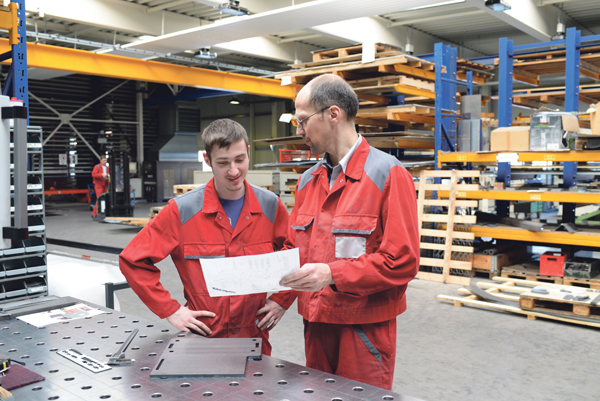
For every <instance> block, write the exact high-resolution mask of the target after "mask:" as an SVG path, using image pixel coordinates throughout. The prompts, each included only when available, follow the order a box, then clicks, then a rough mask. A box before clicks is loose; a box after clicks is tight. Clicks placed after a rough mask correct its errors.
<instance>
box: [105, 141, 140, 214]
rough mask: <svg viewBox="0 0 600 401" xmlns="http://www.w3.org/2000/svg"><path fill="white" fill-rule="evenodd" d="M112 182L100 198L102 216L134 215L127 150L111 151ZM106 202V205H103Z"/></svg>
mask: <svg viewBox="0 0 600 401" xmlns="http://www.w3.org/2000/svg"><path fill="white" fill-rule="evenodd" d="M109 156H110V157H109V161H110V183H109V184H108V193H106V194H103V195H102V196H100V198H99V199H98V202H101V203H100V207H99V209H98V211H99V214H100V215H101V217H132V216H133V205H132V204H131V184H130V182H129V153H128V151H127V150H118V149H111V150H110V151H109ZM102 202H104V205H103V206H104V207H101V206H102Z"/></svg>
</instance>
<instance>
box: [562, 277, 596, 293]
mask: <svg viewBox="0 0 600 401" xmlns="http://www.w3.org/2000/svg"><path fill="white" fill-rule="evenodd" d="M563 284H564V285H571V286H574V287H584V288H591V289H594V290H600V276H597V277H594V278H591V279H585V278H571V277H563Z"/></svg>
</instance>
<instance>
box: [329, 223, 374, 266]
mask: <svg viewBox="0 0 600 401" xmlns="http://www.w3.org/2000/svg"><path fill="white" fill-rule="evenodd" d="M376 228H377V216H369V215H339V216H335V217H334V218H333V221H332V224H331V233H332V234H333V235H334V236H335V257H336V258H337V259H356V258H358V257H359V256H361V255H364V254H366V253H367V237H368V236H369V235H371V234H372V233H373V231H375V229H376Z"/></svg>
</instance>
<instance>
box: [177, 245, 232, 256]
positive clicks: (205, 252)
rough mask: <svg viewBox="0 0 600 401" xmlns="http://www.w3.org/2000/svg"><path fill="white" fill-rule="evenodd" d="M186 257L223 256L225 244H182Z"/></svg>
mask: <svg viewBox="0 0 600 401" xmlns="http://www.w3.org/2000/svg"><path fill="white" fill-rule="evenodd" d="M183 255H184V257H185V258H186V259H212V258H224V257H225V244H223V243H221V244H183Z"/></svg>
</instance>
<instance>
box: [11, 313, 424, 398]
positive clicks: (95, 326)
mask: <svg viewBox="0 0 600 401" xmlns="http://www.w3.org/2000/svg"><path fill="white" fill-rule="evenodd" d="M94 306H95V307H98V306H96V305H94ZM99 308H100V309H104V310H107V311H108V313H107V314H104V315H99V316H94V317H91V318H84V319H80V320H75V321H70V322H64V323H61V324H56V325H51V326H47V327H45V328H36V327H35V326H32V325H28V324H26V323H24V322H22V321H20V320H16V319H12V320H8V321H2V322H0V353H2V354H5V355H7V356H8V357H10V358H12V359H15V360H18V361H22V362H25V363H26V364H27V365H26V367H27V368H28V369H30V370H32V371H34V372H35V373H38V374H40V375H42V376H44V377H45V378H46V380H45V381H42V382H38V383H34V384H30V385H28V386H25V387H22V388H19V389H15V390H13V391H12V393H13V395H14V396H15V398H16V399H18V400H19V401H22V400H31V401H42V400H59V401H70V400H83V399H84V400H87V401H91V400H153V399H158V398H160V399H163V400H204V399H207V400H215V401H216V400H228V401H232V400H236V401H237V400H240V401H245V400H277V401H285V400H288V401H296V400H302V401H310V400H323V401H357V400H369V401H375V400H386V401H387V400H394V401H418V400H416V399H415V398H412V397H408V396H404V395H401V394H397V393H394V392H391V391H388V390H383V389H380V388H377V387H373V386H369V385H366V384H362V383H359V382H356V381H353V380H349V379H345V378H342V377H339V376H335V375H331V374H328V373H324V372H320V371H318V370H314V369H310V368H306V367H304V366H301V365H297V364H294V363H291V362H286V361H283V360H281V359H277V358H272V357H269V356H265V355H263V356H262V360H248V361H247V365H246V373H245V377H242V378H239V379H227V378H210V379H199V378H198V379H196V378H186V379H177V378H165V379H161V378H156V379H154V378H150V371H151V370H152V368H153V367H154V366H155V365H156V363H157V361H158V358H159V357H160V355H161V354H162V353H163V351H164V350H165V347H166V345H167V344H168V343H169V341H170V340H171V339H173V338H174V337H176V336H178V335H181V334H180V333H177V332H176V331H175V329H168V328H166V327H165V326H163V325H160V326H159V325H155V323H154V322H151V321H148V320H144V319H140V318H136V317H134V316H131V315H128V314H126V313H122V312H117V311H112V310H110V309H105V308H102V307H99ZM136 328H137V329H139V333H138V335H137V336H136V337H135V338H134V339H133V341H132V342H131V344H130V346H129V348H128V349H127V351H126V354H127V358H133V359H135V362H134V363H133V365H130V366H115V367H113V368H112V369H111V370H108V371H104V372H99V373H93V372H91V371H88V370H86V369H84V368H83V367H81V366H79V365H77V364H75V363H73V362H71V361H70V360H68V359H65V358H63V357H62V356H60V355H58V354H57V353H56V351H58V350H65V349H68V348H74V349H76V350H77V351H79V352H81V353H83V354H85V355H88V356H90V357H92V358H94V359H97V360H99V361H103V362H106V361H108V357H109V356H110V355H112V354H113V353H114V352H115V351H116V350H117V349H118V348H119V347H120V345H121V344H122V343H123V342H124V341H125V340H126V339H127V337H128V336H129V334H130V333H131V332H132V331H133V330H134V329H136ZM198 363H199V364H202V363H204V361H203V360H202V359H201V358H199V360H198Z"/></svg>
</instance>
